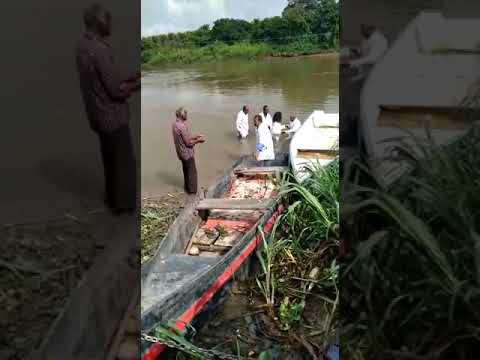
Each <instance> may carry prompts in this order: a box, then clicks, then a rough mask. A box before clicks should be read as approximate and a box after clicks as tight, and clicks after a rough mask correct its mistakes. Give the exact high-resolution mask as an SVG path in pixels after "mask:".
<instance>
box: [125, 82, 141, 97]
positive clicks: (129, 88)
mask: <svg viewBox="0 0 480 360" xmlns="http://www.w3.org/2000/svg"><path fill="white" fill-rule="evenodd" d="M141 87H142V83H141V82H140V80H133V81H127V82H124V83H122V84H121V85H120V88H121V89H122V90H123V91H126V92H127V93H128V94H129V95H131V94H132V93H134V92H136V91H139V90H140V89H141Z"/></svg>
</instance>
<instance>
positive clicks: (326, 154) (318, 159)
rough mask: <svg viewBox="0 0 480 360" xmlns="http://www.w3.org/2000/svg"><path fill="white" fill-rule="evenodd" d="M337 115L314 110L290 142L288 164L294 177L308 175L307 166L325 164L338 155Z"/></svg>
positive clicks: (300, 178) (301, 179)
mask: <svg viewBox="0 0 480 360" xmlns="http://www.w3.org/2000/svg"><path fill="white" fill-rule="evenodd" d="M338 140H339V115H338V113H325V112H323V111H318V110H317V111H314V112H313V113H312V114H311V115H310V116H309V117H308V119H307V120H305V122H304V123H303V124H302V127H301V128H300V129H299V130H298V131H297V132H296V133H295V134H294V135H293V138H292V140H291V142H290V164H291V167H292V170H293V173H294V175H295V177H296V179H297V180H298V181H299V182H301V181H303V180H305V179H306V178H307V177H308V170H307V169H308V168H309V167H312V166H318V165H320V166H326V165H328V164H330V163H331V162H332V161H333V160H335V158H337V157H338Z"/></svg>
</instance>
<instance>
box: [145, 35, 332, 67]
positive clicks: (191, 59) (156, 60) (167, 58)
mask: <svg viewBox="0 0 480 360" xmlns="http://www.w3.org/2000/svg"><path fill="white" fill-rule="evenodd" d="M326 51H327V49H323V48H321V47H320V46H319V45H317V44H315V43H311V42H305V41H299V42H293V43H290V44H286V45H270V44H266V43H238V44H233V45H227V44H224V43H215V44H213V45H209V46H205V47H192V48H167V47H165V48H159V49H157V50H155V52H152V51H151V50H149V52H148V53H144V54H143V57H142V58H143V65H144V67H146V68H149V67H153V68H154V67H156V66H159V65H162V64H166V63H179V64H192V63H197V62H209V61H221V60H226V59H233V58H240V59H247V60H255V59H260V58H265V57H269V56H275V57H279V56H299V55H308V54H316V53H321V52H326Z"/></svg>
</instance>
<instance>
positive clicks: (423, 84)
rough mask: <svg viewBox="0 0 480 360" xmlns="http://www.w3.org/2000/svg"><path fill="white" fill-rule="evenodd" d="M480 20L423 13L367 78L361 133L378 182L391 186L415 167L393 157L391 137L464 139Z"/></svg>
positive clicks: (478, 60)
mask: <svg viewBox="0 0 480 360" xmlns="http://www.w3.org/2000/svg"><path fill="white" fill-rule="evenodd" d="M479 44H480V19H478V18H468V19H464V18H447V17H444V16H443V14H442V13H440V12H438V11H429V12H422V13H420V14H419V15H418V16H417V17H416V18H415V19H413V20H412V21H411V23H410V24H408V25H407V26H406V28H405V29H404V30H403V32H402V33H401V34H400V35H399V36H398V37H397V39H396V40H395V42H394V43H393V44H392V46H391V47H390V49H389V50H388V51H387V53H386V54H385V56H384V57H383V58H382V59H381V60H380V61H379V62H378V63H377V64H376V65H375V67H374V68H373V69H372V71H371V72H370V74H369V77H368V78H367V80H366V82H365V84H364V87H363V90H362V94H361V99H360V127H359V128H360V136H361V141H363V145H364V147H365V150H366V153H367V157H368V160H369V163H370V166H371V168H372V169H373V170H374V176H375V177H376V179H377V182H378V183H379V184H380V185H383V186H384V187H389V186H391V184H393V183H394V182H395V181H396V180H397V179H399V178H400V177H401V176H402V175H403V174H405V173H406V172H407V171H409V170H410V167H409V165H408V164H407V163H406V162H404V161H397V160H393V159H392V157H391V155H395V153H392V150H394V149H393V147H392V142H391V141H389V140H388V139H393V138H399V137H402V138H404V141H407V142H408V143H410V145H411V146H413V150H414V151H415V152H417V153H418V155H419V156H421V155H422V154H421V153H420V152H419V151H416V150H418V147H416V145H415V142H414V141H413V139H414V138H413V137H412V136H411V135H412V134H413V135H414V136H415V138H417V141H418V139H419V138H420V139H422V138H423V139H426V137H427V132H426V131H425V128H426V127H428V128H429V131H430V135H431V137H432V139H433V140H434V142H435V143H436V144H448V143H451V142H452V141H454V140H455V139H458V138H460V137H462V136H463V135H464V134H465V133H466V132H467V131H468V130H469V128H470V127H471V126H472V122H471V121H468V120H467V119H465V118H462V117H459V116H458V114H459V112H458V110H459V109H460V104H461V102H462V100H463V99H464V97H465V96H466V94H467V92H468V89H469V88H470V86H471V85H473V83H474V82H475V81H477V80H478V74H480V47H479Z"/></svg>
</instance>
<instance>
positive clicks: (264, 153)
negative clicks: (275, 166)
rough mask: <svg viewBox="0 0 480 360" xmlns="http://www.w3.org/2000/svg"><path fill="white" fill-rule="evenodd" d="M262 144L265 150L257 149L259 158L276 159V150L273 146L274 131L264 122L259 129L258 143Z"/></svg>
mask: <svg viewBox="0 0 480 360" xmlns="http://www.w3.org/2000/svg"><path fill="white" fill-rule="evenodd" d="M258 144H262V145H263V146H264V148H263V150H261V151H259V150H256V151H257V160H258V161H261V160H275V150H274V148H273V139H272V133H271V132H270V130H269V129H268V127H267V125H266V124H264V123H263V122H262V123H261V124H260V125H259V126H258V129H257V145H258Z"/></svg>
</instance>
